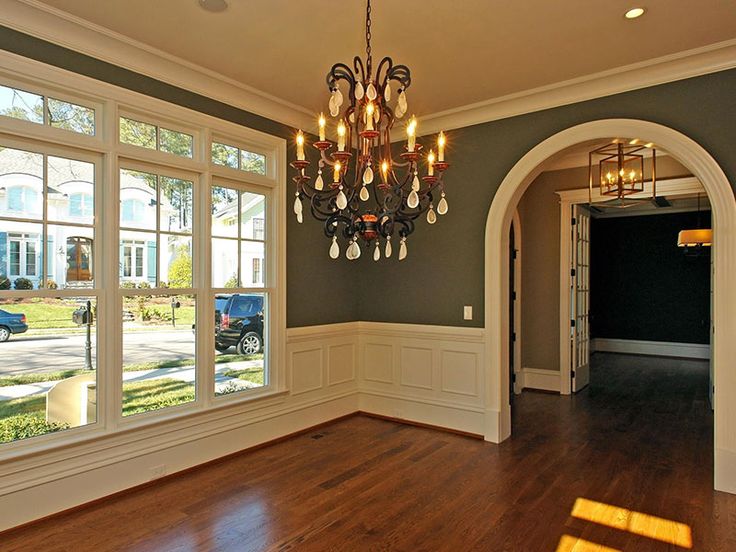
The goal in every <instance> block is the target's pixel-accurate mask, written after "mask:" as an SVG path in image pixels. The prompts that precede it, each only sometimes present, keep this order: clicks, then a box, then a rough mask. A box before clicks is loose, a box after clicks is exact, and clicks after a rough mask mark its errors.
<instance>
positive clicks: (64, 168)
mask: <svg viewBox="0 0 736 552" xmlns="http://www.w3.org/2000/svg"><path fill="white" fill-rule="evenodd" d="M47 166H48V188H47V190H48V208H49V211H48V213H49V215H48V216H49V220H60V221H65V222H76V223H82V224H93V223H94V193H95V166H94V164H93V163H87V162H86V161H77V160H76V159H65V158H63V157H51V156H49V157H48V163H47Z"/></svg>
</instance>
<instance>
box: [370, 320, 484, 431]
mask: <svg viewBox="0 0 736 552" xmlns="http://www.w3.org/2000/svg"><path fill="white" fill-rule="evenodd" d="M483 335H484V330H483V329H482V328H462V327H450V326H428V325H418V324H389V323H382V322H360V323H359V342H360V361H359V366H360V377H359V381H360V383H359V385H360V410H361V411H363V412H367V413H370V414H378V415H381V416H389V417H392V418H400V419H403V420H407V421H411V422H417V423H423V424H429V425H435V426H440V427H444V428H447V429H452V430H456V431H462V432H467V433H473V434H477V435H483V434H484V433H485V427H484V408H483V403H484V401H483V389H484V387H483V385H484V362H485V354H484V344H483Z"/></svg>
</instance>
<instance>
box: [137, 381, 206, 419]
mask: <svg viewBox="0 0 736 552" xmlns="http://www.w3.org/2000/svg"><path fill="white" fill-rule="evenodd" d="M193 400H194V384H193V383H189V382H186V381H178V380H175V379H171V378H161V379H153V380H146V381H130V382H125V383H123V416H130V415H132V414H138V413H140V412H150V411H151V410H158V409H160V408H166V407H167V406H176V405H178V404H184V403H188V402H191V401H193Z"/></svg>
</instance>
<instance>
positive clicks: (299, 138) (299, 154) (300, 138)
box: [296, 130, 305, 161]
mask: <svg viewBox="0 0 736 552" xmlns="http://www.w3.org/2000/svg"><path fill="white" fill-rule="evenodd" d="M296 159H297V161H304V159H305V158H304V133H303V132H302V131H301V130H300V131H299V132H297V134H296Z"/></svg>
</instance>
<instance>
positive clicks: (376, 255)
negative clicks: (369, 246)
mask: <svg viewBox="0 0 736 552" xmlns="http://www.w3.org/2000/svg"><path fill="white" fill-rule="evenodd" d="M380 258H381V248H380V247H379V243H378V240H376V248H375V249H374V250H373V260H374V261H378V260H379V259H380Z"/></svg>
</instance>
